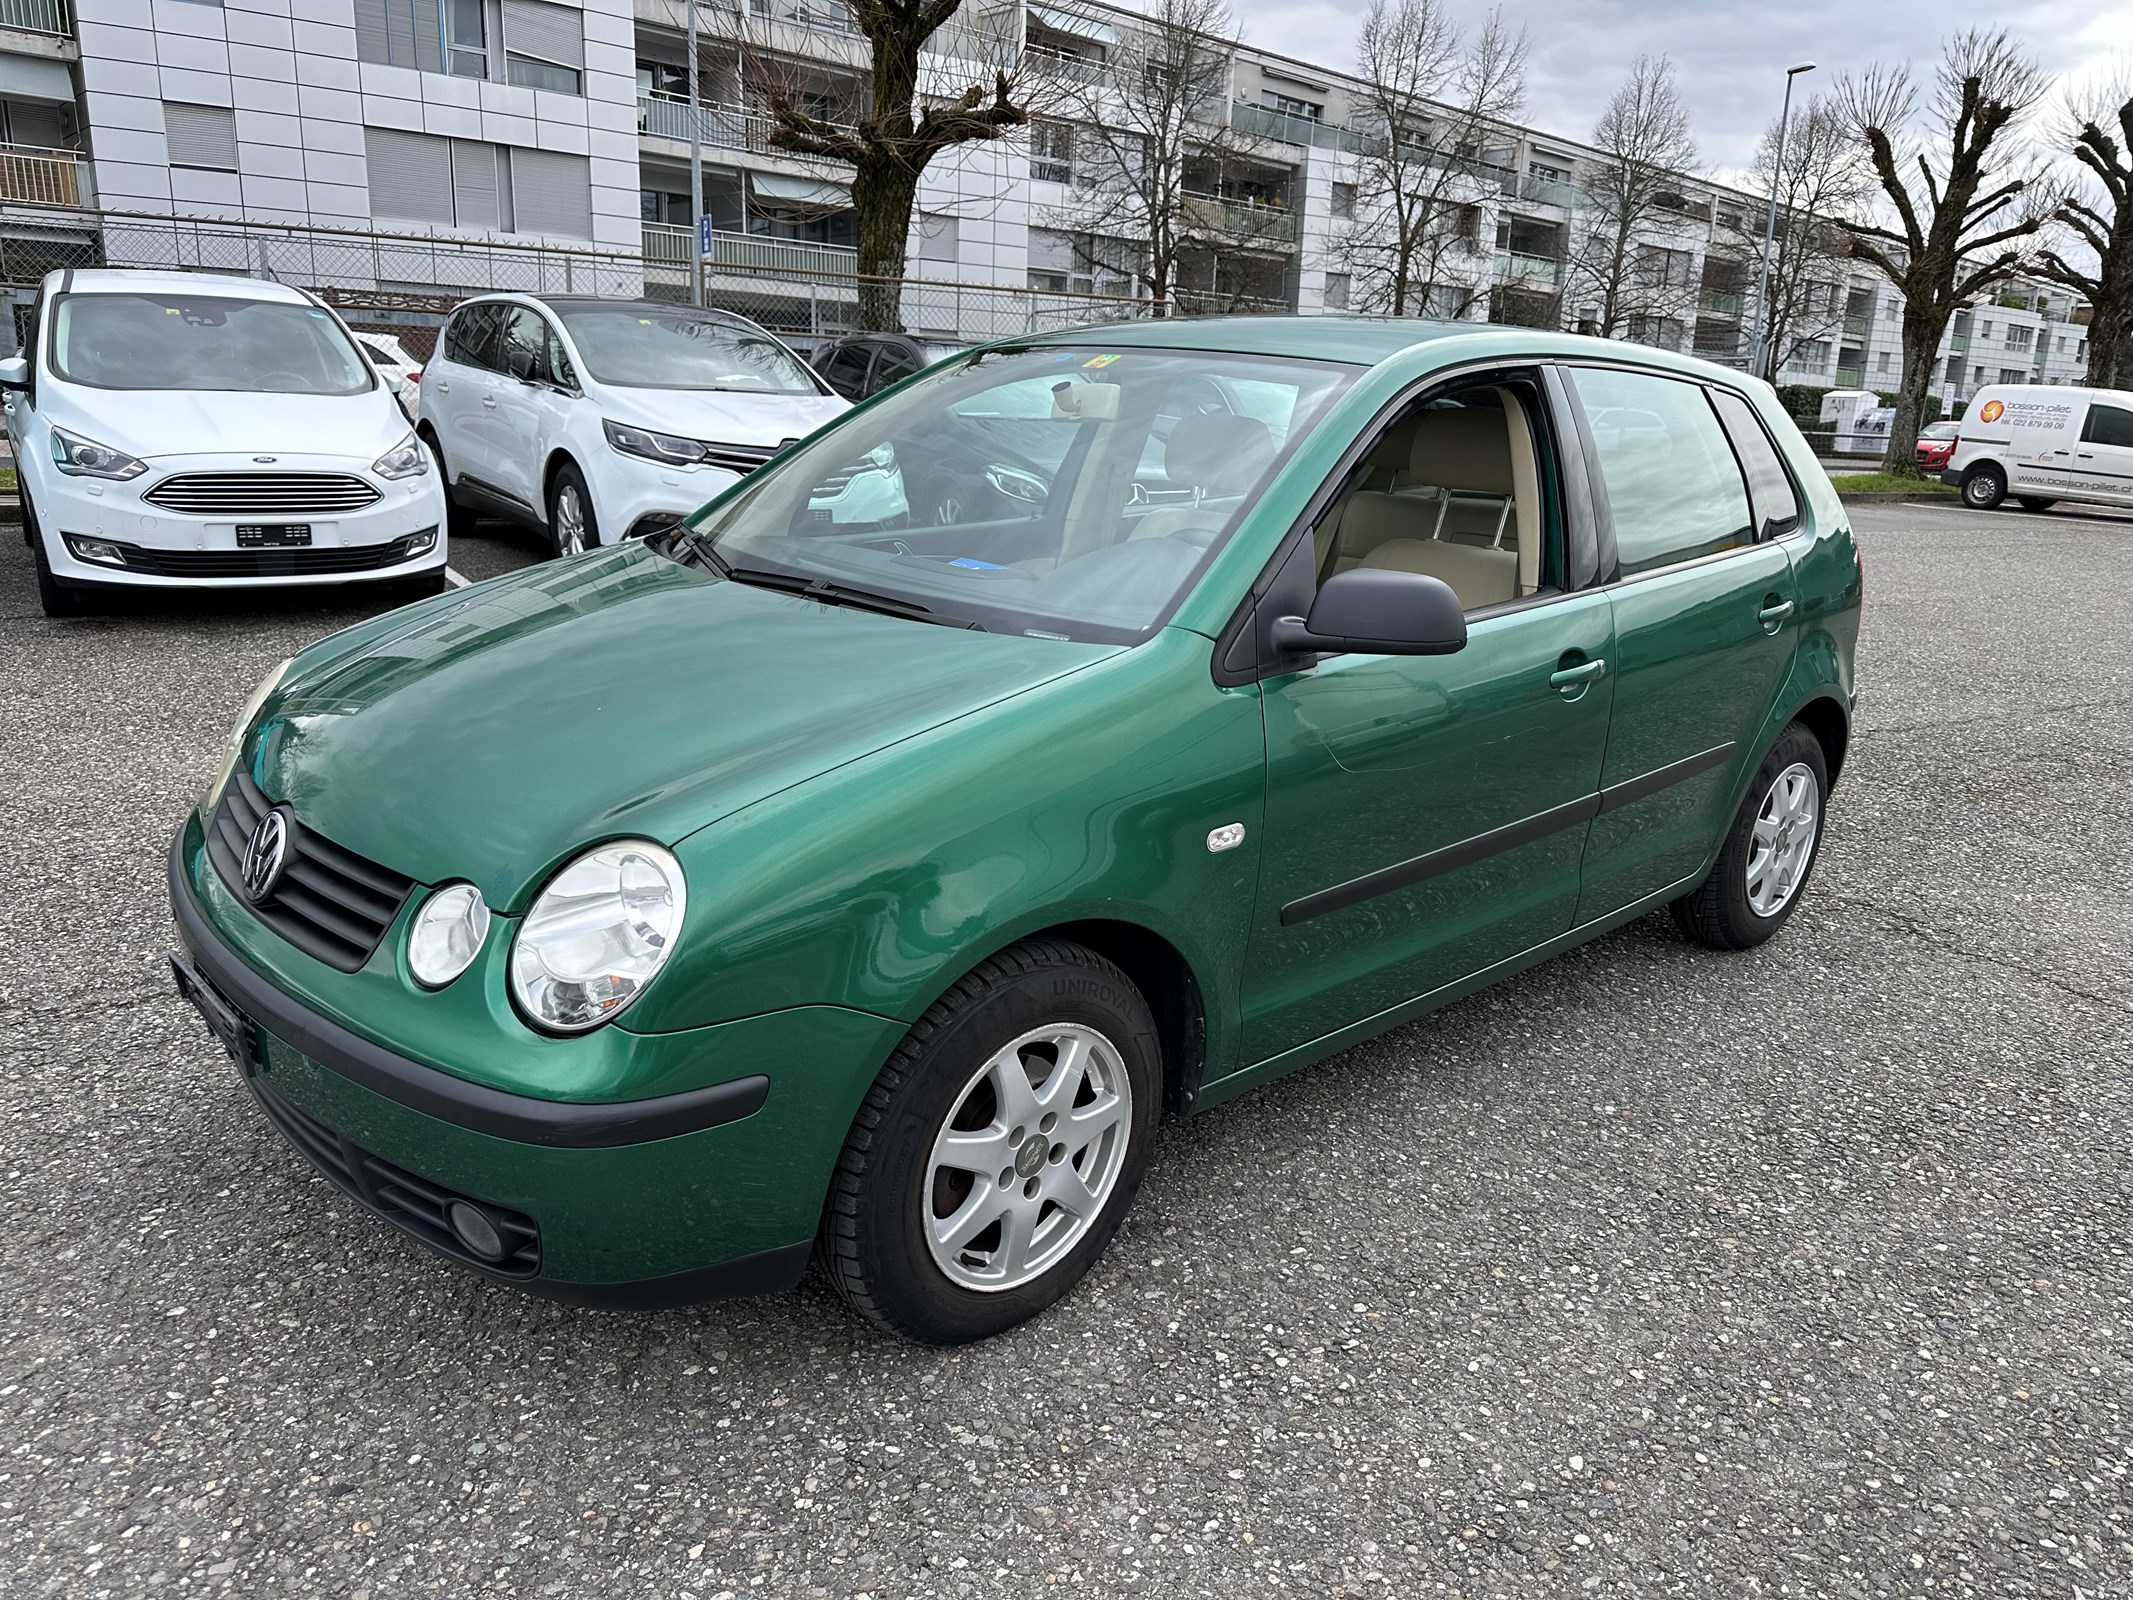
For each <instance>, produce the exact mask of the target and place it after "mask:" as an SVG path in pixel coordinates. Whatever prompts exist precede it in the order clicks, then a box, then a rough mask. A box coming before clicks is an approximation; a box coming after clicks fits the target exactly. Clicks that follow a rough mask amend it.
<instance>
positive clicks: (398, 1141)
mask: <svg viewBox="0 0 2133 1600" xmlns="http://www.w3.org/2000/svg"><path fill="white" fill-rule="evenodd" d="M197 838H198V835H197V832H196V831H195V830H194V829H193V828H192V827H190V826H188V827H187V828H186V829H184V830H181V831H180V833H179V836H178V839H177V840H176V841H175V843H174V844H173V847H172V852H171V859H170V890H171V908H172V912H173V915H174V917H175V920H176V922H177V925H178V932H179V936H180V939H181V941H182V945H183V951H182V953H180V954H176V955H174V956H173V958H172V967H173V972H174V975H175V976H176V978H177V980H178V986H179V990H180V992H181V993H183V994H185V995H186V998H188V999H190V1000H192V1001H193V1002H194V1004H195V1005H196V1006H198V1007H199V1009H200V1011H201V1013H202V1015H203V1016H204V1017H205V1018H206V1019H207V1020H208V1023H209V1026H210V1027H211V1029H212V1030H213V1031H214V1032H215V1034H216V1035H217V1037H218V1038H220V1039H221V1040H222V1042H223V1043H224V1044H225V1045H226V1046H227V1047H229V1048H230V1051H231V1054H232V1056H233V1057H234V1058H235V1059H236V1061H237V1063H238V1066H239V1068H240V1071H241V1072H242V1073H243V1075H244V1077H245V1080H246V1082H247V1084H248V1086H249V1087H250V1088H251V1090H252V1093H253V1094H254V1096H255V1097H256V1098H257V1100H258V1101H259V1103H260V1105H261V1107H262V1109H263V1110H264V1111H265V1112H266V1114H267V1116H268V1118H269V1120H270V1121H272V1122H273V1123H274V1124H275V1126H276V1127H277V1128H278V1129H279V1130H280V1131H281V1132H282V1133H283V1134H284V1135H285V1136H286V1137H287V1138H288V1139H289V1141H290V1142H291V1143H292V1144H294V1145H295V1146H296V1147H297V1149H298V1150H300V1151H301V1152H302V1153H303V1154H304V1155H305V1156H306V1157H307V1158H309V1159H310V1160H311V1162H312V1163H313V1165H314V1166H316V1167H317V1168H318V1169H319V1170H320V1171H321V1172H322V1173H323V1174H324V1175H325V1176H326V1177H327V1178H329V1179H330V1180H331V1181H333V1182H334V1183H335V1184H336V1185H337V1186H339V1187H340V1188H341V1189H342V1190H343V1191H344V1192H346V1193H347V1194H349V1195H350V1196H351V1197H353V1198H354V1199H356V1200H357V1201H358V1202H359V1203H361V1204H362V1205H364V1206H365V1207H366V1208H367V1209H369V1210H370V1211H372V1212H373V1213H374V1214H376V1215H379V1216H381V1217H383V1218H384V1219H385V1220H386V1221H388V1222H391V1223H392V1224H394V1226H395V1227H397V1228H399V1229H400V1231H402V1232H403V1233H406V1234H408V1235H409V1236H411V1237H413V1238H415V1239H417V1240H418V1241H420V1242H421V1243H423V1244H424V1245H426V1246H428V1247H429V1248H431V1249H432V1250H435V1251H437V1252H438V1253H439V1254H442V1255H445V1256H447V1257H448V1258H450V1259H452V1260H454V1261H455V1262H457V1263H458V1264H459V1265H461V1266H464V1267H468V1268H470V1269H472V1270H474V1271H476V1272H479V1273H481V1274H482V1275H483V1276H485V1277H489V1278H492V1279H496V1280H498V1281H503V1282H511V1283H516V1284H518V1285H519V1286H520V1287H523V1288H526V1289H530V1290H532V1291H534V1292H535V1293H538V1294H543V1295H546V1296H549V1297H551V1298H555V1299H562V1300H568V1301H572V1302H576V1303H579V1304H587V1305H602V1306H616V1307H635V1308H644V1307H655V1306H668V1305H680V1304H688V1303H692V1302H695V1301H699V1300H707V1299H714V1298H719V1297H722V1296H728V1295H735V1294H759V1293H769V1292H774V1291H777V1290H779V1289H783V1288H787V1287H790V1286H791V1284H792V1283H794V1282H796V1281H797V1280H798V1278H799V1275H800V1273H801V1272H802V1270H804V1268H805V1266H806V1263H807V1257H808V1255H809V1253H810V1251H811V1249H812V1245H813V1238H814V1232H815V1226H816V1223H817V1221H818V1219H819V1217H820V1212H821V1204H822V1197H823V1194H824V1192H825V1191H826V1188H827V1184H828V1179H829V1172H830V1169H831V1167H832V1165H833V1164H834V1162H835V1159H836V1153H837V1150H838V1149H839V1148H840V1147H841V1145H842V1143H843V1138H844V1134H845V1132H846V1130H847V1129H848V1128H849V1127H850V1123H851V1117H852V1115H853V1114H855V1112H856V1109H857V1097H858V1096H859V1095H863V1094H864V1093H865V1087H866V1084H867V1083H869V1082H871V1079H872V1076H873V1071H874V1068H875V1067H876V1066H878V1063H879V1060H880V1055H878V1054H876V1053H875V1052H876V1051H877V1050H878V1051H881V1052H884V1053H885V1051H886V1049H887V1048H888V1047H889V1045H890V1044H891V1043H893V1039H892V1038H889V1037H888V1036H887V1034H885V1032H884V1030H885V1028H888V1027H889V1026H890V1025H888V1024H885V1023H884V1022H883V1020H882V1019H880V1018H874V1017H867V1016H865V1015H864V1014H862V1013H856V1012H849V1011H845V1010H842V1009H841V1008H836V1007H827V1006H816V1007H803V1008H798V1009H797V1010H794V1011H788V1012H779V1013H772V1014H771V1015H769V1016H765V1017H756V1018H750V1019H747V1020H746V1021H743V1022H736V1023H728V1024H723V1025H719V1026H716V1027H712V1028H705V1029H698V1030H693V1031H692V1032H691V1033H690V1034H688V1035H686V1036H681V1037H682V1039H683V1040H685V1041H686V1042H687V1044H688V1045H689V1047H690V1048H691V1049H692V1051H705V1052H709V1053H710V1054H709V1056H708V1059H711V1060H714V1061H717V1062H718V1063H719V1066H720V1069H721V1070H723V1069H724V1068H726V1067H729V1066H730V1067H732V1068H734V1069H735V1070H734V1075H733V1076H731V1077H729V1078H727V1079H726V1080H725V1081H723V1082H720V1083H717V1084H714V1085H710V1086H708V1087H705V1088H701V1089H692V1090H687V1091H684V1092H682V1093H677V1094H668V1095H662V1096H658V1097H656V1098H654V1099H649V1100H631V1101H615V1102H602V1103H583V1102H559V1101H554V1100H548V1099H543V1098H540V1097H537V1096H530V1095H518V1094H511V1093H507V1092H505V1091H502V1090H499V1089H496V1088H493V1087H490V1086H487V1085H483V1084H477V1083H473V1082H470V1081H468V1080H466V1079H462V1078H458V1077H455V1076H453V1075H452V1074H450V1073H446V1072H442V1071H439V1070H438V1069H437V1068H435V1067H431V1066H428V1065H425V1064H424V1063H422V1062H419V1061H416V1060H414V1059H412V1058H411V1057H408V1056H405V1055H402V1054H400V1053H398V1052H396V1051H393V1050H391V1049H388V1048H386V1047H385V1046H383V1045H381V1044H380V1043H378V1042H377V1041H376V1040H373V1039H370V1038H366V1037H364V1036H363V1035H361V1034H359V1033H357V1032H355V1031H354V1030H352V1029H350V1028H348V1027H346V1026H343V1025H342V1024H341V1023H339V1022H336V1021H334V1020H333V1019H331V1018H329V1017H326V1016H323V1015H321V1014H320V1013H319V1012H318V1011H317V1010H316V1009H315V1008H313V1007H311V1006H308V1005H306V1004H304V1003H303V1001H301V1000H300V999H299V998H297V997H296V996H294V995H292V994H291V993H289V992H288V990H287V989H286V988H285V987H283V986H282V985H280V984H278V983H276V982H275V981H273V979H272V978H270V977H269V976H268V975H267V974H265V973H263V972H261V971H260V970H258V968H257V966H256V965H255V964H254V963H253V962H251V961H248V960H246V959H245V958H244V957H242V956H241V955H240V954H239V952H238V950H237V949H236V948H235V947H234V946H233V943H232V941H231V940H229V939H227V938H225V937H224V936H223V935H222V933H221V932H220V931H219V930H218V928H217V927H216V926H215V923H214V921H213V920H212V918H211V915H210V910H209V908H208V907H206V906H203V903H202V896H201V895H200V894H199V893H198V892H197V891H196V889H195V887H194V882H193V878H192V875H191V874H192V870H193V868H194V867H195V866H196V865H198V866H199V870H201V871H203V872H212V870H213V869H212V868H211V867H207V866H205V865H204V864H201V863H199V861H198V856H197V853H196V844H197ZM395 932H396V933H397V932H398V930H395ZM665 1037H666V1038H668V1039H672V1038H674V1036H665ZM646 1042H647V1044H648V1045H650V1044H651V1043H653V1037H652V1036H647V1040H646ZM796 1062H797V1063H800V1064H801V1068H802V1071H801V1081H800V1082H798V1083H794V1082H791V1081H788V1082H787V1084H786V1088H785V1091H784V1092H782V1093H779V1092H774V1079H775V1076H776V1075H778V1074H779V1073H781V1072H782V1073H784V1074H788V1075H789V1074H791V1073H792V1072H793V1070H794V1068H793V1064H794V1063H796ZM839 1067H842V1068H843V1069H844V1070H842V1071H840V1070H838V1069H839ZM751 1068H752V1069H755V1070H749V1069H751ZM810 1069H811V1070H810ZM847 1101H849V1103H847ZM455 1201H456V1202H460V1203H464V1204H468V1205H471V1206H473V1207H475V1208H477V1209H478V1210H480V1211H481V1212H482V1213H484V1214H485V1215H486V1216H487V1217H488V1218H489V1219H490V1220H491V1221H492V1222H493V1223H494V1224H495V1225H496V1226H497V1228H498V1230H499V1231H500V1232H501V1233H503V1234H504V1235H505V1236H506V1238H507V1240H508V1241H509V1242H510V1243H511V1245H512V1253H511V1255H510V1256H509V1257H508V1259H504V1260H500V1261H498V1260H492V1261H484V1260H481V1259H478V1258H476V1257H475V1256H474V1255H473V1254H472V1253H470V1252H469V1251H468V1250H467V1249H466V1248H465V1247H464V1246H463V1245H461V1244H460V1243H459V1241H458V1240H456V1239H455V1238H454V1237H453V1235H452V1233H451V1231H450V1230H449V1228H448V1227H446V1226H444V1225H443V1223H442V1221H441V1219H442V1217H443V1215H444V1213H445V1211H446V1208H448V1207H449V1206H450V1205H452V1204H453V1203H454V1202H455Z"/></svg>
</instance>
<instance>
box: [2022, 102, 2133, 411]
mask: <svg viewBox="0 0 2133 1600" xmlns="http://www.w3.org/2000/svg"><path fill="white" fill-rule="evenodd" d="M2062 138H2063V140H2064V143H2065V144H2066V146H2067V147H2068V148H2070V149H2071V150H2072V151H2073V155H2074V160H2075V161H2076V162H2078V163H2079V164H2080V166H2081V168H2082V169H2083V173H2084V175H2085V176H2086V177H2087V178H2088V179H2089V180H2090V182H2089V185H2088V187H2087V188H2086V189H2075V190H2073V191H2072V192H2071V193H2069V194H2067V195H2066V196H2065V197H2064V198H2063V199H2062V200H2061V201H2060V204H2059V212H2058V217H2057V220H2058V221H2059V222H2060V223H2061V224H2063V225H2064V226H2065V227H2066V229H2067V230H2068V231H2069V232H2071V233H2072V234H2073V236H2074V237H2075V238H2076V239H2077V240H2079V241H2080V244H2081V247H2082V248H2081V249H2080V250H2078V251H2076V250H2064V251H2062V250H2060V249H2057V248H2050V247H2048V248H2046V249H2044V250H2042V251H2040V252H2039V253H2038V257H2037V270H2038V272H2039V274H2040V275H2042V276H2043V277H2046V278H2049V279H2051V280H2052V281H2053V282H2054V283H2059V284H2064V285H2065V286H2066V287H2067V288H2069V289H2072V290H2073V291H2074V292H2075V293H2077V294H2079V295H2081V296H2083V297H2084V298H2086V299H2087V301H2088V303H2089V364H2088V374H2087V376H2088V381H2089V382H2090V383H2092V384H2094V385H2095V386H2096V387H2097V388H2099V389H2124V388H2128V387H2133V78H2126V77H2122V78H2120V79H2119V80H2118V82H2117V83H2116V84H2114V85H2112V86H2111V87H2109V88H2107V89H2104V90H2101V91H2099V92H2097V93H2095V94H2093V95H2091V96H2089V97H2088V99H2087V101H2086V103H2085V104H2080V105H2076V106H2074V107H2072V108H2071V109H2070V115H2069V116H2068V118H2067V126H2066V127H2065V128H2064V130H2063V131H2062ZM2098 191H2100V193H2099V192H2098ZM2090 257H2092V258H2093V261H2091V260H2090V259H2088V258H2090Z"/></svg>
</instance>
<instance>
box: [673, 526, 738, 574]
mask: <svg viewBox="0 0 2133 1600" xmlns="http://www.w3.org/2000/svg"><path fill="white" fill-rule="evenodd" d="M667 549H668V550H670V551H673V550H681V551H685V552H686V553H688V554H689V555H692V556H694V557H695V558H696V559H697V561H698V562H699V563H700V564H702V565H704V566H707V567H709V568H710V569H711V570H712V571H713V572H715V573H717V574H718V575H719V576H720V577H722V578H730V577H732V576H733V568H732V567H731V566H729V565H728V564H727V562H726V558H725V557H724V556H722V555H720V554H719V553H718V552H717V551H716V550H714V549H712V548H711V541H710V540H708V539H706V538H705V537H704V536H703V535H702V534H700V533H698V532H697V531H696V530H695V529H694V528H692V527H690V526H689V525H688V524H687V523H686V522H677V523H675V524H674V526H673V528H672V529H671V530H670V531H669V532H668V534H667Z"/></svg>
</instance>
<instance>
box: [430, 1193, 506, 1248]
mask: <svg viewBox="0 0 2133 1600" xmlns="http://www.w3.org/2000/svg"><path fill="white" fill-rule="evenodd" d="M444 1220H445V1221H446V1222H447V1223H449V1224H450V1225H451V1229H452V1233H453V1236H454V1237H455V1238H457V1239H458V1240H459V1242H460V1243H461V1244H463V1245H465V1246H466V1247H467V1249H468V1251H469V1252H471V1253H472V1254H474V1255H476V1256H479V1257H480V1258H481V1259H482V1260H484V1261H501V1260H503V1259H504V1236H503V1235H502V1234H500V1233H498V1232H497V1231H496V1224H495V1223H493V1222H491V1221H490V1220H489V1214H488V1213H487V1212H486V1211H484V1210H482V1208H481V1207H480V1206H477V1205H473V1204H471V1203H469V1202H468V1201H465V1200H454V1201H453V1202H452V1203H451V1204H450V1205H448V1206H446V1207H445V1208H444Z"/></svg>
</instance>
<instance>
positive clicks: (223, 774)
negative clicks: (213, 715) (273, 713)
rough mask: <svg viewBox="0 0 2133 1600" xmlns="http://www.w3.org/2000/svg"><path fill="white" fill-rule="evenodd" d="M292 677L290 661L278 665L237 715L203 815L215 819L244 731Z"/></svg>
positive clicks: (204, 799) (205, 803) (203, 809)
mask: <svg viewBox="0 0 2133 1600" xmlns="http://www.w3.org/2000/svg"><path fill="white" fill-rule="evenodd" d="M288 674H289V663H288V661H282V662H280V663H278V664H277V665H276V666H275V668H274V670H273V671H272V672H269V673H268V674H267V675H266V676H265V677H264V678H261V679H260V680H259V687H258V688H256V689H254V690H253V691H252V697H251V698H250V699H249V700H247V701H245V703H244V709H243V710H242V711H240V712H238V713H237V720H236V721H235V722H233V723H231V724H230V738H229V743H228V745H227V746H225V747H224V749H223V752H222V765H221V767H220V768H218V769H217V770H216V773H215V781H214V782H213V783H211V784H209V785H208V786H207V794H206V796H205V797H204V798H203V799H202V800H201V802H200V814H201V815H202V816H204V817H212V816H213V815H214V812H215V807H216V806H218V805H220V804H221V803H222V791H223V789H224V788H225V787H226V786H227V785H228V784H229V781H230V774H231V773H232V772H233V771H235V770H236V767H237V751H238V748H239V747H240V746H241V745H242V744H243V743H244V735H245V730H246V729H248V728H249V727H251V726H252V719H253V718H254V717H256V716H258V715H259V708H260V707H261V706H263V705H265V704H266V703H267V696H268V695H270V694H272V693H273V692H274V690H275V686H276V685H278V684H279V683H280V682H281V680H282V679H283V678H285V677H287V676H288Z"/></svg>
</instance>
